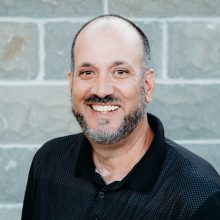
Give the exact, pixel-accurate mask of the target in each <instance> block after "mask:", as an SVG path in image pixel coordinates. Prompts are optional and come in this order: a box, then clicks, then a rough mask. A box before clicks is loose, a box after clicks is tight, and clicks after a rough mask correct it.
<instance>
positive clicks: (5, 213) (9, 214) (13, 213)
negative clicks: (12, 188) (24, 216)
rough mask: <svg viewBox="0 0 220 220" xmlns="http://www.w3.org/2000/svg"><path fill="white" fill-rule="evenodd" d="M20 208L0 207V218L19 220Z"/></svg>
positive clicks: (0, 219)
mask: <svg viewBox="0 0 220 220" xmlns="http://www.w3.org/2000/svg"><path fill="white" fill-rule="evenodd" d="M20 219H21V208H10V209H8V208H5V209H0V220H20Z"/></svg>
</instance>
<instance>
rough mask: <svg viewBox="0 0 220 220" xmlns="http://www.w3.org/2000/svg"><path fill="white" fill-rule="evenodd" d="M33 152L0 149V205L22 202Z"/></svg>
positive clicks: (20, 149) (19, 149)
mask: <svg viewBox="0 0 220 220" xmlns="http://www.w3.org/2000/svg"><path fill="white" fill-rule="evenodd" d="M34 152H35V150H28V149H25V148H24V149H22V148H10V149H2V148H0V175H1V178H0V195H1V197H0V203H3V204H4V203H6V204H10V203H21V202H23V198H24V192H25V187H26V183H27V178H28V172H29V168H30V165H31V160H32V158H33V155H34Z"/></svg>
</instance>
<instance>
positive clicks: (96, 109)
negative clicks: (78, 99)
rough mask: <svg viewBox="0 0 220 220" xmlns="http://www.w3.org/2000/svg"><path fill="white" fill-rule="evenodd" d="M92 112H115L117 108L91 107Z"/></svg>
mask: <svg viewBox="0 0 220 220" xmlns="http://www.w3.org/2000/svg"><path fill="white" fill-rule="evenodd" d="M92 108H93V110H95V111H97V112H109V111H115V110H116V109H118V108H119V106H117V105H92Z"/></svg>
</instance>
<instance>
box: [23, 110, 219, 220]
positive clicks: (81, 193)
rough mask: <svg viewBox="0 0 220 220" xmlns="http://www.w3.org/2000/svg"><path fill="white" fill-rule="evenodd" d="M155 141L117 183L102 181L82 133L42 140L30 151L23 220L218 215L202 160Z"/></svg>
mask: <svg viewBox="0 0 220 220" xmlns="http://www.w3.org/2000/svg"><path fill="white" fill-rule="evenodd" d="M148 120H149V124H150V126H151V128H152V129H153V131H154V133H155V137H154V140H153V142H152V144H151V146H150V148H149V150H148V151H147V152H146V154H145V155H144V156H143V157H142V158H141V160H140V161H139V162H138V163H137V164H136V165H135V167H134V168H133V169H132V170H131V171H130V172H129V174H128V175H127V176H126V177H125V178H124V179H122V180H121V181H116V182H113V183H111V184H109V185H106V184H105V182H104V181H103V179H102V178H101V176H100V175H99V174H98V173H97V172H96V171H95V165H94V163H93V160H92V147H91V145H90V143H89V141H88V140H87V139H86V138H85V136H84V135H83V134H77V135H71V136H67V137H61V138H57V139H54V140H51V141H49V142H47V143H46V144H45V145H44V146H43V147H42V148H41V149H40V150H39V151H38V152H37V153H36V155H35V157H34V159H33V162H32V165H31V169H30V173H29V178H28V184H27V188H26V193H25V199H24V205H23V212H22V220H32V219H37V220H50V219H51V220H52V219H53V220H56V219H57V220H60V219H62V220H69V219H105V220H108V219H109V220H113V219H117V220H118V219H134V220H138V219H158V220H163V219H173V220H174V219H175V220H177V219H181V220H187V219H200V220H203V219H204V220H205V219H209V220H217V219H218V220H219V219H220V211H219V210H220V187H219V185H220V184H219V182H220V178H219V176H218V174H217V173H216V171H215V170H214V169H213V168H212V167H211V166H210V165H209V164H208V163H207V162H206V161H204V160H203V159H201V158H199V157H198V156H196V155H194V154H192V153H191V152H189V151H187V150H185V149H184V148H182V147H180V146H178V145H177V144H175V143H174V142H172V141H170V140H168V139H166V138H165V137H164V132H163V126H162V123H161V122H160V121H159V119H157V118H156V117H155V116H153V115H150V114H148Z"/></svg>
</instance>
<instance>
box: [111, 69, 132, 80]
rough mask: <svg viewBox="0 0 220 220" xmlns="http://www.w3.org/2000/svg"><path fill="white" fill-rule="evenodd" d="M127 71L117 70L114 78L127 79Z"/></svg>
mask: <svg viewBox="0 0 220 220" xmlns="http://www.w3.org/2000/svg"><path fill="white" fill-rule="evenodd" d="M128 73H129V71H128V70H125V69H117V70H116V71H115V72H114V74H115V76H116V77H118V78H125V77H127V75H128Z"/></svg>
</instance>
